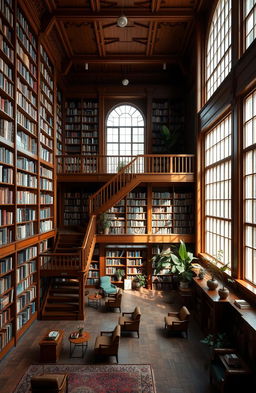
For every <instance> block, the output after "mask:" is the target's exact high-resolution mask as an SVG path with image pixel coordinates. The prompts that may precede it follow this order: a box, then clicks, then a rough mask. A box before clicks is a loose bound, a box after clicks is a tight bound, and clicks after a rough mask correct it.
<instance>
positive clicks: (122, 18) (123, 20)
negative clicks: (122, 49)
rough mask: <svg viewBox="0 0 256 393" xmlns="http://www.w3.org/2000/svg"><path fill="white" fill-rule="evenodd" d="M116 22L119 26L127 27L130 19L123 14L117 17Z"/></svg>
mask: <svg viewBox="0 0 256 393" xmlns="http://www.w3.org/2000/svg"><path fill="white" fill-rule="evenodd" d="M116 23H117V26H118V27H125V26H127V24H128V19H127V18H126V16H125V15H122V16H120V17H119V18H118V19H117V21H116Z"/></svg>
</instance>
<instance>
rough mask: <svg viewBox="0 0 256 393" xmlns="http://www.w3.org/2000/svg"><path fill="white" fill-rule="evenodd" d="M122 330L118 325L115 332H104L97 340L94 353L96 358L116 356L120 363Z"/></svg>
mask: <svg viewBox="0 0 256 393" xmlns="http://www.w3.org/2000/svg"><path fill="white" fill-rule="evenodd" d="M120 335H121V330H120V326H119V325H117V326H116V327H115V329H114V330H113V331H102V332H101V333H100V336H98V337H97V338H96V341H95V345H94V352H95V355H96V356H101V355H103V356H115V357H116V361H117V363H118V348H119V340H120Z"/></svg>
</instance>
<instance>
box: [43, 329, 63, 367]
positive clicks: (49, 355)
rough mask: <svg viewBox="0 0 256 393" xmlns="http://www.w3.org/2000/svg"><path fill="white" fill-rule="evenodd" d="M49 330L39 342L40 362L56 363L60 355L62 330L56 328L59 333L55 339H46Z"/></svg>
mask: <svg viewBox="0 0 256 393" xmlns="http://www.w3.org/2000/svg"><path fill="white" fill-rule="evenodd" d="M51 331H52V330H49V331H48V333H47V334H46V336H45V337H44V338H43V339H42V340H41V341H40V342H39V346H40V362H41V363H56V362H57V360H58V359H59V357H60V352H61V348H62V341H63V336H64V330H58V332H59V335H58V337H57V338H56V340H49V339H48V334H49V333H50V332H51Z"/></svg>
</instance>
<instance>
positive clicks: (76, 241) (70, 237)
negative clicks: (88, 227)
mask: <svg viewBox="0 0 256 393" xmlns="http://www.w3.org/2000/svg"><path fill="white" fill-rule="evenodd" d="M83 240H84V233H81V232H70V233H69V232H59V233H58V235H57V239H56V242H55V246H54V252H56V253H74V252H77V251H78V250H79V249H81V247H82V243H83Z"/></svg>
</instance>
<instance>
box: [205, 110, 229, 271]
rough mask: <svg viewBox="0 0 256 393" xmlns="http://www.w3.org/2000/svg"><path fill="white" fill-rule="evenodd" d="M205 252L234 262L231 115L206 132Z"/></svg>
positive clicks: (225, 261)
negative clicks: (232, 244)
mask: <svg viewBox="0 0 256 393" xmlns="http://www.w3.org/2000/svg"><path fill="white" fill-rule="evenodd" d="M204 159H205V179H204V181H205V253H207V254H208V255H210V256H213V257H214V256H216V255H217V254H218V251H221V250H222V251H223V260H222V261H220V262H222V263H223V264H225V263H230V264H231V116H227V117H226V118H225V119H224V120H222V121H221V122H220V123H219V124H218V125H216V126H215V127H214V128H212V129H211V130H210V131H209V132H208V133H207V134H206V135H205V155H204Z"/></svg>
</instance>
